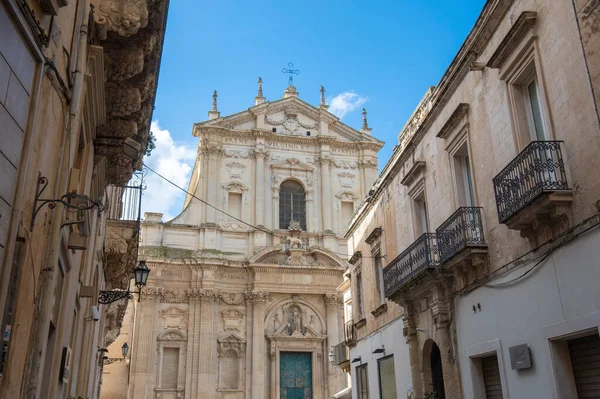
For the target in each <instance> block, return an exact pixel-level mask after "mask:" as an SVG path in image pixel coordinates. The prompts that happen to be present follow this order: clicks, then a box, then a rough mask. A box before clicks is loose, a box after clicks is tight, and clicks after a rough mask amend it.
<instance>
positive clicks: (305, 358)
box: [279, 352, 312, 399]
mask: <svg viewBox="0 0 600 399" xmlns="http://www.w3.org/2000/svg"><path fill="white" fill-rule="evenodd" d="M279 361H280V370H279V375H280V381H279V391H280V393H281V396H280V397H281V399H311V398H312V354H311V353H310V352H280V354H279Z"/></svg>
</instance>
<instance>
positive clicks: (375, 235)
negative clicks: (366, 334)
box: [365, 227, 387, 317]
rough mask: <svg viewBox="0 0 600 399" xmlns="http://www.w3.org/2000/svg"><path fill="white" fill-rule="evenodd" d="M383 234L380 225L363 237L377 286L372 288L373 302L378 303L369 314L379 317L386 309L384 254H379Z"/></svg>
mask: <svg viewBox="0 0 600 399" xmlns="http://www.w3.org/2000/svg"><path fill="white" fill-rule="evenodd" d="M383 234H384V230H383V229H382V228H381V227H376V228H375V229H373V231H372V232H371V234H369V236H368V237H367V238H366V239H365V242H366V243H367V244H369V245H370V246H371V265H372V268H371V270H372V277H373V281H374V282H375V284H374V288H377V289H373V290H372V292H373V297H374V298H373V299H374V300H375V304H378V305H377V307H376V308H375V309H374V310H372V311H371V314H372V315H373V316H375V317H379V316H380V315H382V314H383V313H385V312H386V311H387V299H386V297H385V290H384V281H383V267H384V266H383V259H384V258H385V255H382V254H381V243H382V241H384V240H383V238H382V237H383ZM377 260H378V261H379V266H380V267H381V276H380V274H379V271H380V269H379V268H378V267H377V265H378V262H377ZM380 277H381V278H380ZM382 295H383V300H382Z"/></svg>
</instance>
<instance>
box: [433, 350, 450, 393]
mask: <svg viewBox="0 0 600 399" xmlns="http://www.w3.org/2000/svg"><path fill="white" fill-rule="evenodd" d="M430 364H431V385H432V387H433V391H434V392H437V394H438V398H439V399H445V398H446V394H445V392H444V375H443V374H442V355H441V353H440V348H439V347H438V346H437V344H436V343H435V342H434V343H433V345H432V347H431V356H430Z"/></svg>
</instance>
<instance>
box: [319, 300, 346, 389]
mask: <svg viewBox="0 0 600 399" xmlns="http://www.w3.org/2000/svg"><path fill="white" fill-rule="evenodd" d="M323 300H324V301H325V310H326V312H327V346H326V347H325V355H326V356H327V360H329V357H328V356H329V351H330V350H331V349H332V346H335V345H337V344H339V343H340V342H341V340H340V339H339V336H340V325H339V323H338V321H339V317H338V314H339V309H340V307H342V306H343V303H342V300H341V299H340V297H339V295H338V294H325V295H324V296H323ZM326 363H327V388H328V392H327V393H328V395H329V396H331V395H334V394H335V393H336V392H338V391H339V390H340V389H341V387H342V380H341V379H340V378H339V375H336V367H337V366H334V365H332V364H331V363H329V361H327V362H326ZM329 396H327V397H329Z"/></svg>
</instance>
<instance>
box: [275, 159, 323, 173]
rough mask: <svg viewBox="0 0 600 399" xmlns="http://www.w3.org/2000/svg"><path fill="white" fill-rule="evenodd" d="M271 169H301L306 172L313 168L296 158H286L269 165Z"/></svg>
mask: <svg viewBox="0 0 600 399" xmlns="http://www.w3.org/2000/svg"><path fill="white" fill-rule="evenodd" d="M271 169H273V170H276V169H283V170H301V171H307V172H312V171H313V170H314V168H313V167H312V166H310V165H309V164H306V163H304V162H302V161H300V160H299V159H298V158H288V159H286V160H285V161H283V162H280V163H274V164H273V165H271Z"/></svg>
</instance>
